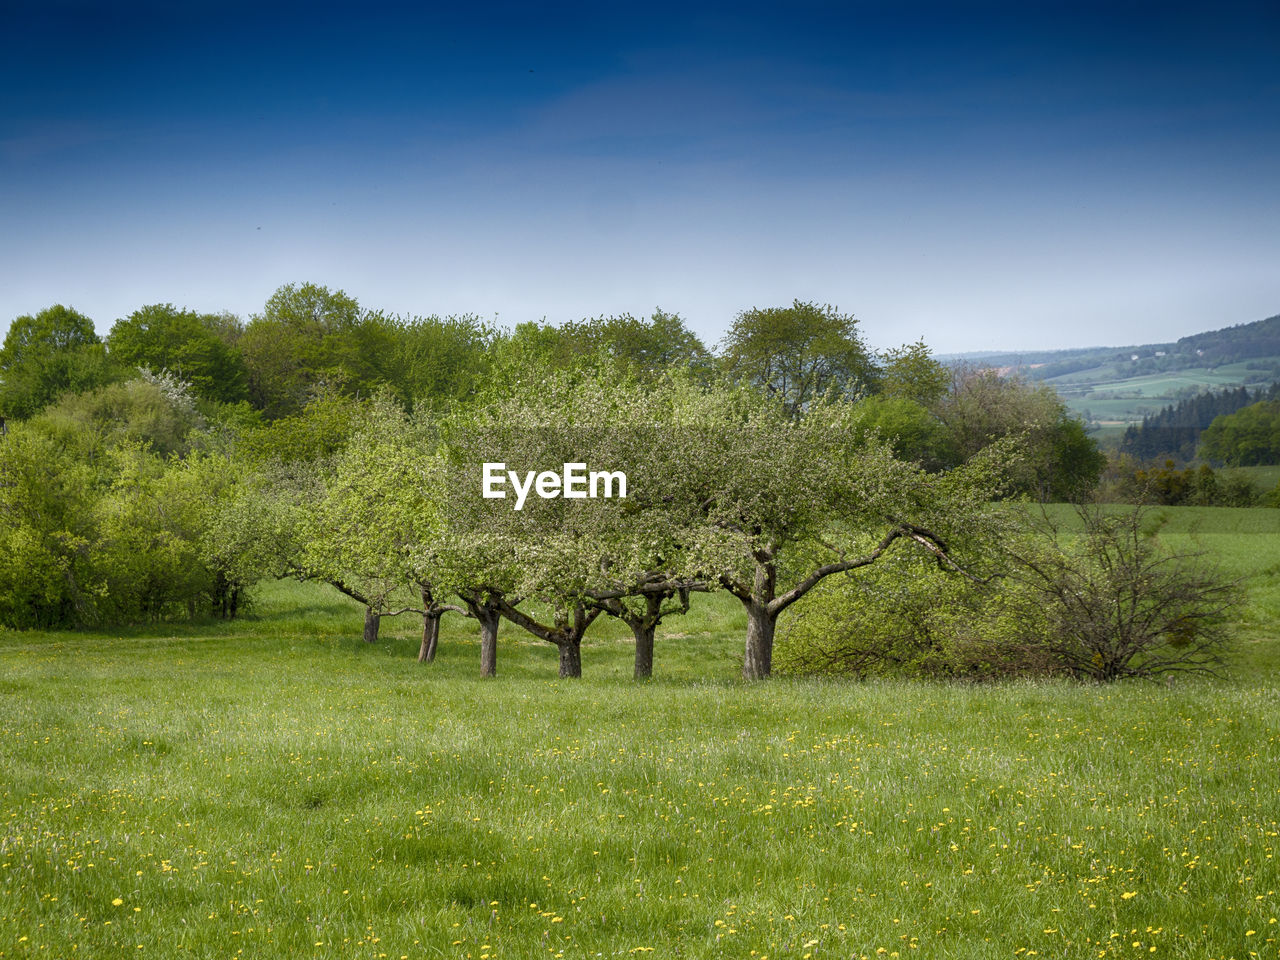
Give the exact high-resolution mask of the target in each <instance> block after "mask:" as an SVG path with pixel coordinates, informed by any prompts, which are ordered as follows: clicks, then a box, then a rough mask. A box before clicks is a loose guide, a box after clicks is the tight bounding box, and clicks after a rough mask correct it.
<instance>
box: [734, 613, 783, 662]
mask: <svg viewBox="0 0 1280 960" xmlns="http://www.w3.org/2000/svg"><path fill="white" fill-rule="evenodd" d="M742 605H743V607H745V608H746V611H747V648H746V654H745V656H744V657H743V659H742V679H744V680H764V679H766V678H767V677H768V676H769V674H770V672H771V671H772V670H773V633H774V629H775V628H776V627H777V625H778V615H777V614H776V613H770V612H769V608H768V606H767V605H766V604H763V603H761V602H759V601H757V600H743V601H742Z"/></svg>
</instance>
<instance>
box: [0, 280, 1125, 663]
mask: <svg viewBox="0 0 1280 960" xmlns="http://www.w3.org/2000/svg"><path fill="white" fill-rule="evenodd" d="M152 371H159V372H152ZM0 375H2V376H3V380H2V381H0V403H3V410H4V412H5V416H6V431H7V432H6V434H5V435H4V436H3V438H0V540H2V541H3V542H2V543H0V624H5V625H9V626H15V627H31V626H44V627H60V626H75V625H81V624H105V623H115V622H131V621H138V620H145V619H161V618H169V617H180V616H195V615H208V614H209V613H213V614H216V615H221V616H234V615H235V614H236V613H237V612H238V611H239V610H240V609H242V608H243V606H244V604H245V602H246V601H247V597H248V593H247V591H248V590H249V588H250V587H251V586H252V584H254V583H255V582H257V581H258V580H261V579H263V578H270V577H280V576H293V577H298V578H306V579H312V580H318V581H323V582H326V583H330V584H332V585H333V586H334V587H335V588H336V589H338V590H340V591H342V592H343V593H345V594H347V595H348V596H350V597H353V598H354V599H356V600H357V601H359V602H360V603H361V604H363V605H364V607H365V611H366V613H365V626H364V636H365V639H366V640H370V641H372V640H375V639H376V638H377V635H378V630H379V624H380V621H381V618H382V617H384V616H389V615H401V614H413V615H415V616H418V617H420V618H421V621H422V625H423V636H422V646H421V651H420V659H422V660H424V661H429V660H431V659H432V658H433V656H434V653H435V647H436V643H437V640H438V635H439V621H440V618H441V617H442V616H445V615H457V616H463V617H467V618H470V619H473V620H475V621H476V624H477V629H478V631H479V633H480V637H481V670H482V672H483V673H485V674H492V673H494V672H495V671H496V668H497V637H498V632H499V626H500V624H501V623H507V624H510V625H513V626H514V627H516V628H518V629H521V630H524V631H527V632H528V633H530V634H532V635H533V636H535V637H538V638H540V639H541V640H543V641H546V642H548V643H551V644H553V645H555V646H556V647H557V648H558V651H559V657H560V672H561V675H562V676H577V675H579V674H580V672H581V669H582V663H581V642H582V638H583V635H584V633H585V631H586V630H587V628H588V627H589V626H590V625H591V623H592V622H594V621H595V620H596V619H598V618H600V617H615V618H618V619H620V620H622V621H623V622H625V623H626V624H627V625H628V626H629V627H630V629H631V630H632V632H633V634H634V636H635V639H636V675H637V676H640V677H643V676H647V675H649V673H650V672H651V671H652V669H653V663H654V655H655V654H654V638H655V634H656V629H657V627H658V625H659V624H660V623H661V622H662V621H663V620H664V619H665V618H668V617H672V616H678V615H679V614H681V613H683V612H685V611H687V610H688V609H689V606H690V603H691V602H692V598H694V597H696V595H698V594H700V593H705V592H709V591H713V590H724V591H727V592H729V593H730V594H732V595H733V596H734V597H735V598H736V599H737V600H738V601H739V602H740V603H741V604H742V607H743V610H744V612H745V614H746V620H747V631H746V636H745V637H744V658H743V674H744V676H746V677H748V678H759V677H765V676H768V675H769V674H770V673H771V671H772V659H773V648H774V638H775V635H776V631H777V625H778V621H779V618H780V617H781V615H782V614H783V613H784V611H788V610H791V609H792V608H793V607H795V606H796V605H797V604H802V601H804V600H805V598H806V597H807V596H808V595H809V594H811V593H812V592H813V591H814V590H816V589H820V588H821V589H825V587H824V586H823V585H824V584H828V583H829V582H831V581H832V578H837V577H838V578H839V580H840V582H841V583H860V582H866V583H872V582H879V578H880V577H881V576H884V577H891V576H892V575H893V574H894V571H895V570H899V569H900V568H904V565H905V566H906V567H910V566H911V565H913V564H914V565H916V566H918V565H919V564H921V563H927V564H929V565H931V569H936V570H937V571H940V572H945V574H946V577H947V578H948V579H947V581H946V582H947V583H951V584H959V583H968V582H973V581H977V580H982V579H985V578H988V577H990V576H992V575H993V574H994V572H995V571H996V570H997V569H998V568H999V567H1000V565H1001V564H1004V563H1006V562H1007V557H1003V556H1001V555H998V554H997V553H996V552H993V550H992V545H993V544H997V543H1000V542H1002V541H1003V540H1004V539H1005V538H1004V534H1003V532H1002V531H1003V530H1004V529H1005V528H1004V527H1003V526H1002V524H1005V523H1006V521H1007V517H1008V512H1007V511H1001V510H999V509H996V508H994V507H993V506H992V502H993V501H994V500H997V499H999V498H1000V497H1007V496H1018V495H1030V496H1033V497H1036V498H1039V499H1043V500H1047V499H1067V498H1077V497H1080V496H1083V495H1085V494H1087V492H1088V491H1089V490H1090V489H1091V488H1092V487H1093V485H1095V484H1096V483H1097V481H1098V476H1099V473H1100V471H1101V470H1102V467H1103V465H1104V459H1103V457H1102V456H1101V454H1100V453H1099V452H1098V450H1097V449H1096V447H1095V446H1094V445H1093V443H1092V442H1091V441H1090V440H1089V438H1088V437H1087V436H1086V435H1085V433H1084V430H1083V427H1082V426H1081V424H1080V423H1079V422H1078V421H1076V420H1075V419H1073V418H1072V417H1070V416H1069V415H1068V414H1067V412H1066V409H1065V407H1064V406H1063V404H1062V403H1061V401H1059V400H1058V398H1057V397H1056V395H1054V394H1053V393H1052V391H1051V390H1049V389H1048V388H1047V387H1043V386H1033V385H1030V384H1028V383H1027V382H1026V381H1024V380H1021V379H1019V378H1009V377H999V376H997V375H996V374H995V373H994V372H992V371H989V370H984V369H978V368H968V367H963V366H961V367H956V368H947V367H944V366H942V365H941V364H939V363H938V362H937V361H936V360H934V359H933V358H932V357H931V356H930V355H929V351H928V349H927V347H926V346H925V345H924V344H923V343H915V344H908V345H905V346H903V347H901V348H898V349H894V350H888V351H885V352H883V353H880V354H875V353H872V352H871V351H869V350H868V349H867V348H866V346H865V344H863V342H862V340H861V338H860V336H859V333H858V330H857V325H856V322H855V321H854V320H853V318H852V317H850V316H847V315H844V314H841V313H840V312H839V311H837V310H835V309H834V308H832V307H828V306H820V305H817V304H810V303H802V302H796V303H794V304H792V305H790V306H787V307H780V308H770V309H761V310H748V311H744V312H743V313H741V314H739V315H738V317H737V318H735V320H734V322H733V324H732V326H731V327H730V329H729V331H728V333H727V334H726V336H725V337H724V339H723V340H722V341H721V342H720V343H719V344H718V345H717V348H716V349H715V350H710V349H708V348H707V347H706V346H705V345H704V344H703V343H702V342H701V341H700V340H699V339H698V337H697V336H696V335H694V334H693V333H692V332H691V331H690V330H689V329H688V328H687V327H686V326H685V324H684V323H683V321H681V320H680V318H679V317H676V316H674V315H672V314H667V313H664V312H662V311H658V312H656V313H655V314H654V315H653V316H652V317H650V318H647V319H637V318H633V317H629V316H624V317H608V318H598V319H590V320H584V321H580V322H576V323H571V324H565V325H564V326H561V327H551V326H549V325H546V324H535V323H529V324H521V325H519V326H517V327H515V328H514V329H512V330H509V331H508V330H496V329H494V328H491V327H488V326H487V325H485V324H483V323H481V322H479V321H478V320H477V319H475V318H470V317H464V318H448V319H443V320H442V319H440V318H435V317H432V318H412V319H408V320H405V319H401V318H388V317H386V316H384V315H382V314H378V313H376V312H369V311H365V310H363V309H362V308H360V307H359V305H358V304H356V302H355V301H354V300H352V299H351V298H349V297H347V296H346V295H345V294H343V293H342V292H341V291H339V292H336V293H334V292H330V291H328V290H326V289H325V288H323V287H318V286H315V285H311V284H302V285H289V286H286V287H282V288H281V289H280V290H279V291H277V292H276V294H275V295H273V297H272V298H271V299H270V300H269V301H268V303H267V305H266V308H265V309H264V311H263V313H262V314H261V315H258V316H255V317H253V318H251V320H250V321H249V322H248V323H247V324H246V323H241V322H240V321H239V320H237V319H236V318H234V317H228V316H225V315H211V314H209V315H207V314H198V313H195V312H193V311H187V310H178V309H176V308H173V307H171V306H168V305H160V306H153V307H145V308H143V309H141V310H139V311H136V312H135V313H134V314H132V315H131V316H130V317H128V318H125V319H122V320H120V321H118V322H117V323H116V325H115V326H114V327H113V328H112V330H111V332H110V334H109V335H108V336H107V338H106V340H105V342H100V341H99V340H98V338H97V337H96V335H95V334H94V331H93V327H92V324H90V323H88V321H87V320H85V319H84V318H83V317H80V315H78V314H76V313H75V312H74V311H71V310H68V309H66V308H63V307H55V308H50V309H49V310H46V311H42V312H41V313H40V314H38V315H36V316H34V317H25V318H20V320H19V321H18V322H15V324H14V325H13V327H12V328H11V330H10V335H9V337H7V338H6V340H5V343H4V347H3V349H0ZM486 462H504V463H506V464H508V466H509V467H510V468H511V469H513V470H518V471H521V472H522V473H523V472H525V471H530V470H534V471H542V470H551V471H559V470H560V468H561V467H562V466H563V465H564V464H568V463H586V464H588V465H589V466H590V468H591V469H605V470H610V471H621V472H623V473H625V474H626V475H627V478H628V495H627V497H626V498H625V499H590V498H588V499H566V498H562V497H558V498H546V499H544V498H542V497H540V496H530V497H529V498H528V499H527V500H526V501H525V503H524V505H523V507H522V509H520V510H514V509H513V504H512V502H511V501H510V500H492V499H486V498H484V497H482V496H481V480H482V471H481V464H483V463H486ZM880 571H883V573H881V572H880ZM868 577H871V578H872V579H866V578H868ZM895 582H900V581H895ZM947 589H955V588H953V587H949V588H947Z"/></svg>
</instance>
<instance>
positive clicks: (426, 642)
mask: <svg viewBox="0 0 1280 960" xmlns="http://www.w3.org/2000/svg"><path fill="white" fill-rule="evenodd" d="M439 639H440V615H439V614H436V613H427V614H423V617H422V646H420V647H419V648H418V662H419V663H430V662H431V661H432V660H434V659H435V658H436V643H437V641H438V640H439Z"/></svg>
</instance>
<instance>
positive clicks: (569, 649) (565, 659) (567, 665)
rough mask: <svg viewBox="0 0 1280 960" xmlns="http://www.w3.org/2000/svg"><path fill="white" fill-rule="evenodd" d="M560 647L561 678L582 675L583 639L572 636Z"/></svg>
mask: <svg viewBox="0 0 1280 960" xmlns="http://www.w3.org/2000/svg"><path fill="white" fill-rule="evenodd" d="M558 646H559V648H560V678H561V679H562V680H563V679H564V678H566V677H581V676H582V641H581V640H580V639H577V638H570V639H567V640H565V641H564V642H563V643H561V644H559V645H558Z"/></svg>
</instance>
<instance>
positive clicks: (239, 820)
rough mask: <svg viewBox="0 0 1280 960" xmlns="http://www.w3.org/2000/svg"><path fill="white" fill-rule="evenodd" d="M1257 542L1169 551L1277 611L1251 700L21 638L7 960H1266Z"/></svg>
mask: <svg viewBox="0 0 1280 960" xmlns="http://www.w3.org/2000/svg"><path fill="white" fill-rule="evenodd" d="M1263 513H1266V514H1267V515H1268V516H1270V515H1271V514H1270V512H1266V511H1264V512H1263ZM1263 523H1264V521H1263V520H1262V519H1260V518H1254V517H1253V515H1251V514H1249V513H1247V512H1244V511H1235V512H1227V513H1205V514H1202V515H1195V514H1191V513H1181V512H1177V511H1174V512H1173V514H1172V521H1171V523H1170V524H1169V525H1167V526H1166V527H1165V529H1164V531H1163V532H1162V533H1161V536H1164V537H1170V538H1174V537H1185V538H1187V539H1186V542H1187V543H1188V544H1190V543H1192V542H1193V538H1199V539H1198V541H1195V542H1199V543H1201V544H1202V545H1204V546H1206V548H1207V549H1210V550H1211V551H1212V552H1213V553H1214V554H1215V555H1216V556H1218V557H1220V558H1221V560H1222V562H1223V563H1224V564H1225V565H1226V566H1227V567H1229V568H1230V569H1232V570H1235V571H1240V572H1249V573H1250V575H1251V576H1253V577H1254V579H1253V580H1252V581H1251V582H1250V588H1251V591H1252V592H1251V597H1252V601H1251V602H1252V606H1251V607H1250V612H1249V617H1250V619H1249V621H1248V629H1247V631H1246V634H1245V638H1246V640H1247V643H1248V645H1249V647H1248V648H1249V651H1250V652H1249V653H1248V655H1247V656H1246V657H1244V658H1242V659H1241V661H1240V662H1239V663H1238V665H1237V667H1236V671H1235V675H1234V677H1233V678H1232V679H1231V680H1229V681H1194V682H1191V681H1188V682H1179V683H1176V684H1174V685H1172V686H1163V685H1144V684H1133V685H1125V686H1119V687H1108V688H1102V687H1092V686H1076V685H1068V684H1048V683H1011V684H1002V685H992V686H977V687H964V686H950V685H935V684H922V683H907V682H892V683H891V682H877V683H866V684H845V683H838V682H830V681H781V682H776V681H775V682H769V683H765V684H756V685H751V686H747V685H743V684H741V683H740V682H738V681H737V680H736V676H737V672H738V669H739V665H740V657H741V646H740V645H741V635H742V632H743V629H744V624H743V623H742V622H741V616H740V614H739V612H738V611H737V610H736V609H735V602H734V601H732V600H731V599H730V598H725V597H710V598H708V597H702V598H697V600H696V601H695V603H696V606H695V608H694V611H693V613H692V614H691V615H690V616H688V617H685V618H674V619H672V620H670V621H669V622H668V623H667V624H665V625H664V626H666V627H667V631H666V633H665V635H663V634H661V633H660V636H659V643H658V652H657V662H656V670H657V673H658V674H659V678H658V679H657V680H655V681H653V682H650V683H646V684H641V685H637V684H634V683H633V682H632V681H631V680H630V679H629V677H630V668H631V662H630V658H631V648H630V645H629V644H628V643H627V642H625V641H626V631H625V630H619V629H618V628H617V626H616V625H609V624H602V625H601V628H600V629H598V630H593V632H592V634H591V636H590V639H589V641H588V643H587V644H586V647H585V650H584V670H585V673H586V678H585V679H584V680H583V681H580V682H570V681H557V680H555V679H554V676H555V673H556V651H555V649H554V648H553V647H551V646H550V645H548V644H545V643H541V642H535V641H532V640H524V639H520V638H519V637H518V636H517V634H516V633H515V632H514V631H513V630H510V629H507V628H505V627H504V634H503V637H502V640H501V652H500V659H499V676H498V678H497V679H495V680H491V681H483V680H481V679H479V677H478V676H477V673H478V645H477V644H476V642H475V640H474V637H473V630H472V629H471V627H470V625H469V624H468V622H466V621H463V620H461V619H457V618H451V619H447V620H446V621H445V629H444V633H443V637H442V640H441V647H440V655H439V659H438V660H437V662H436V663H434V664H430V665H421V664H418V663H416V662H415V661H414V657H413V655H414V653H415V652H416V649H417V641H416V630H417V625H416V624H414V623H413V622H411V621H410V619H409V618H408V617H405V618H400V619H398V620H389V621H386V622H385V624H384V631H383V637H382V638H381V639H380V640H379V642H378V643H377V644H373V645H366V644H364V643H362V642H361V640H360V627H361V619H360V615H359V610H358V609H357V608H356V607H354V605H352V604H350V603H349V602H348V601H346V600H345V599H344V598H342V597H339V596H337V595H336V594H333V593H332V592H329V591H327V590H323V589H320V588H317V587H313V586H309V585H297V584H277V585H272V586H271V587H270V588H269V589H266V590H264V591H263V593H262V594H261V596H260V597H259V601H258V604H257V607H256V608H255V610H254V612H253V614H252V617H251V618H250V619H247V620H245V621H239V622H232V623H229V624H223V623H210V624H198V625H194V626H191V627H184V628H183V629H182V630H181V631H180V635H178V636H171V635H169V634H170V633H172V628H170V629H169V630H163V629H158V628H146V629H142V628H139V629H135V630H130V631H116V632H113V633H110V634H103V633H62V634H37V633H26V634H13V633H10V634H4V635H0V822H2V823H3V833H2V834H0V956H5V957H13V956H57V957H67V956H86V957H109V956H125V955H128V956H146V957H153V956H154V957H169V956H194V957H236V956H244V957H292V956H303V957H309V956H318V957H370V958H380V957H391V958H401V957H403V958H408V957H414V958H417V957H459V958H466V957H471V958H477V960H487V958H497V957H595V956H603V957H627V956H643V955H646V954H651V955H653V956H656V957H756V958H761V957H775V958H777V957H796V958H801V960H802V958H804V957H806V956H809V957H812V958H819V957H850V956H852V957H867V958H880V957H894V956H897V957H908V956H918V957H963V958H969V957H974V958H985V957H1013V956H1017V957H1025V956H1040V957H1045V956H1058V957H1099V956H1102V957H1119V956H1124V957H1134V956H1138V955H1142V956H1148V955H1151V954H1152V953H1154V955H1155V956H1157V957H1160V956H1173V957H1186V958H1196V960H1201V958H1206V957H1224V958H1225V957H1238V958H1245V957H1249V956H1261V957H1266V956H1276V955H1277V944H1278V943H1280V929H1278V928H1280V923H1278V922H1277V918H1280V896H1278V892H1280V866H1278V865H1277V859H1278V858H1280V709H1278V707H1280V695H1278V694H1277V690H1278V687H1277V681H1278V680H1280V670H1277V662H1278V661H1280V656H1278V654H1280V643H1278V642H1277V640H1276V639H1275V634H1274V633H1273V632H1272V631H1271V629H1270V624H1273V623H1274V620H1268V618H1269V617H1271V611H1273V610H1274V609H1275V604H1276V589H1275V578H1276V570H1277V567H1278V565H1280V556H1278V555H1277V548H1276V545H1275V543H1274V541H1275V539H1276V538H1275V536H1274V533H1275V531H1274V529H1273V528H1270V527H1265V528H1262V527H1260V528H1259V529H1260V532H1257V533H1249V532H1247V530H1246V528H1252V527H1253V526H1254V525H1255V524H1258V525H1261V524H1263ZM1263 568H1266V569H1267V570H1269V572H1264V569H1263Z"/></svg>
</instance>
